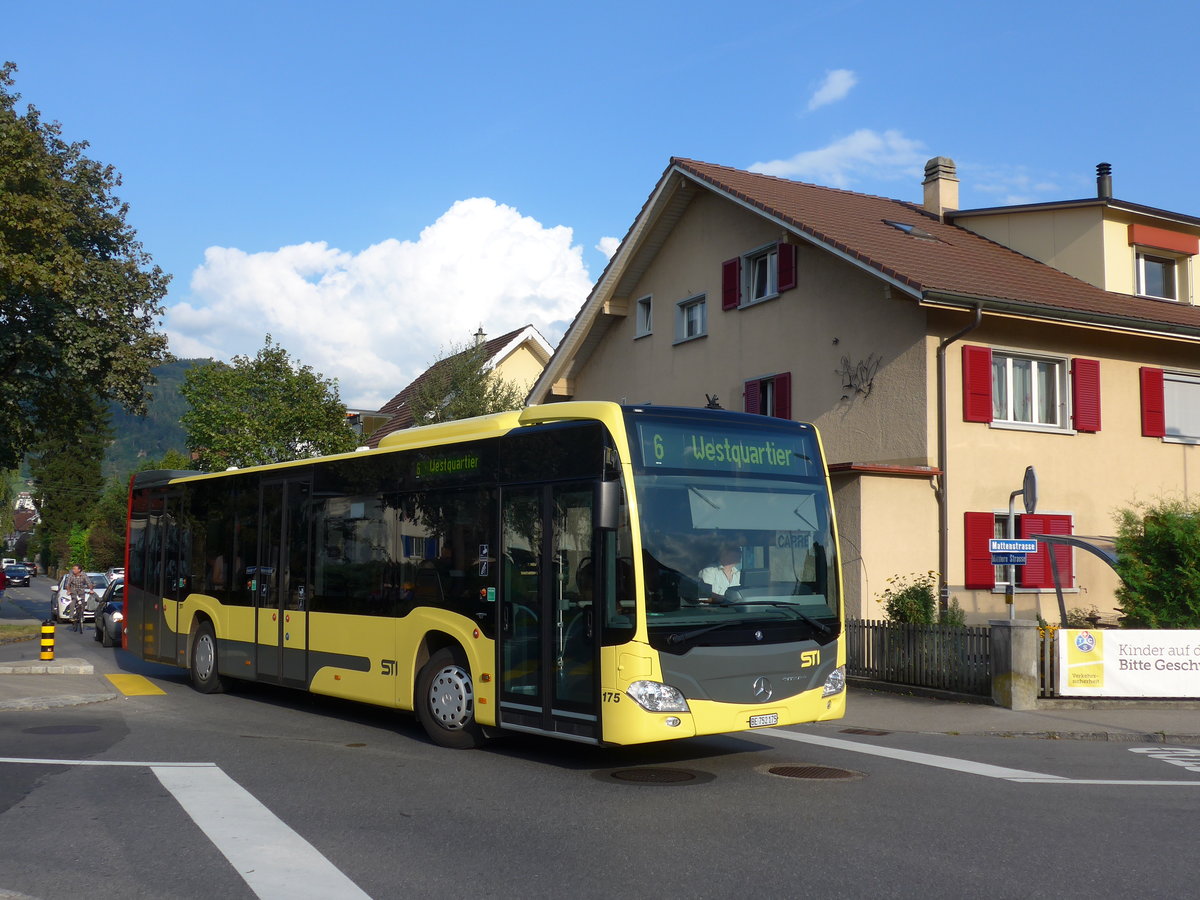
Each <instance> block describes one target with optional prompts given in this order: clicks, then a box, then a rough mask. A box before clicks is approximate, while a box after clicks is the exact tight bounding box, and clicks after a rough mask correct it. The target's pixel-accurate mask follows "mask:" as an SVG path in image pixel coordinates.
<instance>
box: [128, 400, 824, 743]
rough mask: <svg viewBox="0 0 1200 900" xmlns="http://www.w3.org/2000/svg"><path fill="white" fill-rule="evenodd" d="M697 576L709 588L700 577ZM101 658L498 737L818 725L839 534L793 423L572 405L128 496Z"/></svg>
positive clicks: (440, 732)
mask: <svg viewBox="0 0 1200 900" xmlns="http://www.w3.org/2000/svg"><path fill="white" fill-rule="evenodd" d="M722 565H723V566H724V569H723V572H722V574H721V575H716V574H715V573H716V571H717V569H718V568H719V567H720V566H722ZM125 569H126V588H125V607H126V630H125V638H124V640H125V646H126V648H127V649H128V650H130V651H131V652H133V653H134V654H136V655H138V656H140V657H142V658H143V659H148V660H155V661H159V662H166V663H172V664H174V665H177V666H181V667H184V668H187V669H188V670H189V671H190V675H191V680H192V682H193V684H194V686H195V687H196V688H197V689H198V690H200V691H204V692H215V691H220V690H223V689H224V688H226V687H227V686H228V685H229V684H230V682H231V681H232V680H236V679H244V680H249V681H263V682H269V683H271V684H279V685H287V686H291V687H296V688H300V689H302V690H308V691H312V692H314V693H318V694H328V695H331V696H335V697H343V698H348V699H351V700H356V701H362V702H365V703H373V704H378V705H381V706H388V707H395V708H398V709H402V710H413V711H415V712H416V715H417V717H418V718H419V720H420V722H421V724H422V725H423V726H424V728H425V730H426V731H427V732H428V734H429V736H430V738H431V739H432V740H433V741H435V742H436V743H438V744H441V745H443V746H447V747H475V746H478V745H479V744H480V743H481V741H482V740H483V739H484V738H485V737H486V736H488V735H489V734H491V733H494V732H496V731H500V730H512V731H522V732H533V733H537V734H543V735H549V736H554V737H560V738H566V739H569V740H575V741H582V742H587V743H593V744H637V743H643V742H648V741H661V740H667V739H671V738H682V737H690V736H693V735H702V734H719V733H726V732H733V731H739V730H743V729H748V728H757V727H764V726H771V725H789V724H794V723H798V722H811V721H816V720H822V719H834V718H838V717H840V716H841V715H842V714H843V710H844V704H845V690H844V688H845V652H846V651H845V644H844V640H843V637H842V634H843V631H842V615H843V611H842V597H841V578H840V569H839V558H838V553H837V527H836V524H835V521H834V515H833V508H832V504H831V502H830V490H829V482H828V476H827V473H826V469H825V463H824V458H823V455H822V450H821V446H820V440H819V438H818V435H817V431H816V429H815V428H814V427H813V426H811V425H806V424H802V423H798V422H790V421H785V420H781V419H774V418H769V417H766V416H755V415H748V414H744V413H733V412H727V411H723V410H709V409H681V408H665V407H654V406H649V405H647V406H619V405H617V404H615V403H600V402H570V403H559V404H552V405H547V406H537V407H530V408H527V409H524V410H520V411H516V412H509V413H501V414H497V415H493V416H484V417H480V418H476V419H466V420H462V421H457V422H449V423H445V424H438V425H429V426H424V427H420V428H412V429H409V430H406V431H400V432H397V433H394V434H392V435H389V436H388V437H386V438H384V439H383V441H381V446H380V447H379V448H378V449H375V450H360V451H359V452H356V453H347V454H342V455H338V456H331V457H324V458H319V459H302V460H296V461H294V462H286V463H280V464H277V465H268V466H258V467H254V468H246V469H240V470H231V471H227V472H220V473H212V474H202V473H197V472H164V471H151V472H141V473H138V474H137V475H135V476H134V477H133V479H132V481H131V485H130V498H129V538H128V548H127V559H126V564H125Z"/></svg>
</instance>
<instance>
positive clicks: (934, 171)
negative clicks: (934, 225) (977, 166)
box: [922, 156, 958, 218]
mask: <svg viewBox="0 0 1200 900" xmlns="http://www.w3.org/2000/svg"><path fill="white" fill-rule="evenodd" d="M922 184H923V185H924V186H925V209H926V210H928V211H929V212H931V213H933V214H934V215H935V216H937V217H938V218H941V216H942V213H944V212H945V211H946V210H948V209H949V210H955V209H958V169H957V168H955V166H954V160H952V159H950V157H948V156H935V157H934V158H933V159H931V160H929V162H927V163H925V180H924V181H923V182H922Z"/></svg>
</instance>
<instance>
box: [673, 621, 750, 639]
mask: <svg viewBox="0 0 1200 900" xmlns="http://www.w3.org/2000/svg"><path fill="white" fill-rule="evenodd" d="M745 624H746V623H745V622H743V621H742V620H741V619H735V620H734V621H732V622H718V623H717V624H716V625H705V626H704V627H703V628H693V629H692V630H691V631H675V632H672V633H671V634H669V635H667V643H668V644H682V643H683V642H684V641H690V640H691V639H692V638H697V637H700V635H702V634H708V633H709V632H710V631H716V630H717V629H718V628H728V627H730V626H731V625H745Z"/></svg>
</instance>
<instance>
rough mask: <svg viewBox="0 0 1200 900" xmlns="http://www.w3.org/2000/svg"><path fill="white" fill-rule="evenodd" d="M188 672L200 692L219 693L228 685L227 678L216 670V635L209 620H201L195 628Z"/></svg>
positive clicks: (193, 685)
mask: <svg viewBox="0 0 1200 900" xmlns="http://www.w3.org/2000/svg"><path fill="white" fill-rule="evenodd" d="M188 672H189V674H190V675H191V677H192V687H194V688H195V689H196V690H198V691H199V692H200V693H202V694H219V693H221V692H222V691H224V690H225V689H226V688H227V687H228V686H229V679H228V678H226V677H225V676H223V675H220V674H219V673H218V670H217V636H216V634H215V633H214V632H213V627H212V623H210V622H202V623H201V624H200V627H199V628H197V629H196V637H195V639H194V640H193V641H192V657H191V662H190V664H189V666H188Z"/></svg>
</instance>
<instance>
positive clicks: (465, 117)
mask: <svg viewBox="0 0 1200 900" xmlns="http://www.w3.org/2000/svg"><path fill="white" fill-rule="evenodd" d="M4 20H5V21H4V28H3V33H2V35H0V57H2V58H3V59H9V60H12V61H14V62H16V63H17V65H18V66H19V71H18V73H17V85H16V88H17V90H18V91H19V92H20V93H21V94H22V95H23V99H24V100H25V101H27V102H30V103H33V104H34V105H36V106H37V107H38V108H39V109H40V110H41V111H42V112H43V113H44V115H45V116H46V117H47V118H51V119H55V120H58V121H59V122H61V123H62V124H63V126H64V132H65V134H66V136H67V137H68V138H71V139H86V140H88V141H89V142H90V143H91V149H90V151H89V152H90V155H92V156H93V157H94V158H95V159H98V160H100V161H102V162H106V163H111V164H112V165H114V166H115V167H116V168H117V169H118V170H119V171H120V172H121V173H122V174H123V176H124V185H123V187H122V188H121V190H120V196H121V197H122V198H123V199H124V200H126V201H127V202H128V203H129V205H130V213H129V221H130V222H131V224H133V225H134V227H135V228H136V229H137V230H138V233H139V236H140V238H141V240H142V242H143V243H144V245H145V247H146V249H147V250H148V251H149V252H150V253H151V255H152V256H153V257H154V259H155V261H156V262H157V263H158V264H159V265H161V266H162V268H163V269H164V270H166V271H168V272H170V273H171V274H172V275H173V276H174V281H173V283H172V286H171V292H170V295H169V296H168V298H167V306H168V310H167V314H166V316H165V317H164V322H163V327H164V329H165V330H166V331H167V333H168V334H169V335H170V337H171V345H172V349H173V350H174V351H175V352H176V353H178V354H180V355H184V356H190V355H213V356H217V357H221V358H228V357H230V356H232V355H233V354H236V353H247V354H253V353H254V352H255V351H256V350H257V349H258V348H259V347H261V346H262V342H263V337H264V335H265V334H266V333H267V332H270V333H271V334H272V335H273V337H274V338H275V339H276V340H278V341H279V342H280V343H282V344H283V345H284V346H285V347H286V348H287V349H288V350H289V352H291V353H292V355H293V356H294V357H296V358H298V359H299V360H300V361H302V362H304V363H307V364H309V365H312V366H313V367H314V368H315V369H317V370H318V371H319V372H322V373H323V374H324V375H326V376H328V377H331V378H337V379H338V381H339V384H340V386H341V393H342V397H343V399H344V400H346V401H347V402H349V403H351V404H353V405H364V406H369V405H373V404H376V403H379V402H382V401H383V400H386V399H387V398H388V397H390V396H391V395H392V394H394V393H395V392H396V391H397V390H399V388H400V387H402V386H403V385H404V384H405V383H406V382H407V381H408V380H409V379H411V378H412V377H413V376H415V375H416V374H417V373H418V372H420V371H421V370H423V369H424V368H425V367H426V366H427V365H428V364H429V363H430V362H432V361H433V360H434V359H435V358H437V357H438V356H439V355H440V354H441V352H442V351H443V350H444V349H446V348H447V347H449V346H450V345H451V344H456V343H462V342H464V341H466V340H467V339H468V337H469V335H470V334H471V333H473V332H474V331H475V330H476V329H477V328H478V327H479V326H480V325H482V326H483V327H484V329H485V330H486V331H487V332H488V333H489V334H490V335H493V336H494V335H497V334H499V333H501V332H503V331H506V330H508V329H510V328H514V327H517V326H520V325H524V324H526V323H530V322H532V323H533V324H535V325H537V326H538V327H539V329H541V330H542V332H543V333H544V334H545V335H546V337H547V338H548V339H550V341H551V342H552V343H553V342H556V341H557V340H558V338H559V337H560V336H561V334H562V331H563V329H564V328H565V327H566V325H567V323H568V322H569V321H570V319H571V317H572V316H573V315H574V313H575V311H576V310H577V309H578V308H579V305H580V304H581V303H582V301H583V299H584V297H585V296H586V294H587V290H588V288H589V286H590V284H591V282H592V281H594V279H595V278H597V277H598V276H599V274H600V272H601V270H602V269H603V267H604V264H605V261H606V258H607V257H606V253H608V252H611V249H612V246H613V245H614V243H615V240H616V239H619V238H620V237H621V236H622V235H623V234H624V233H625V231H626V229H627V228H628V227H629V225H630V224H631V222H632V221H633V218H634V216H635V215H636V214H637V212H638V210H639V209H640V207H641V205H642V203H643V202H644V201H645V199H646V197H647V195H648V194H649V192H650V191H651V189H652V188H653V186H654V184H655V182H656V180H657V179H658V177H659V176H660V175H661V173H662V171H663V170H664V168H665V167H666V166H667V163H668V161H669V159H670V157H671V156H673V155H674V156H685V157H691V158H694V159H700V160H704V161H707V162H714V163H720V164H724V165H730V166H735V167H739V168H750V167H755V166H758V167H760V168H766V169H767V170H769V171H772V172H775V173H777V174H784V175H786V176H787V177H792V178H796V179H798V180H802V181H810V182H815V183H819V184H828V185H833V186H837V187H844V188H847V189H850V190H855V191H863V192H866V193H875V194H883V195H886V196H890V197H897V198H901V199H908V200H914V201H915V200H919V199H920V196H921V187H920V181H921V177H922V175H921V172H922V167H923V164H924V161H925V160H926V159H928V158H929V157H931V156H938V155H942V156H949V157H952V158H953V159H954V160H955V161H956V163H957V164H958V170H959V177H960V178H961V180H962V184H961V202H962V205H963V206H964V207H975V206H991V205H997V204H1002V203H1014V202H1029V201H1035V200H1061V199H1070V198H1076V197H1085V196H1092V195H1093V194H1094V191H1095V165H1096V163H1098V162H1102V161H1104V162H1110V163H1112V165H1113V183H1114V193H1115V194H1116V196H1117V197H1118V198H1120V199H1123V200H1128V201H1131V202H1136V203H1144V204H1147V205H1151V206H1158V207H1163V208H1166V209H1170V210H1174V211H1177V212H1183V213H1188V214H1191V215H1200V184H1198V182H1197V177H1196V174H1195V164H1194V161H1193V159H1194V155H1195V154H1194V150H1193V148H1194V146H1195V145H1196V143H1197V140H1196V138H1197V134H1196V132H1197V124H1196V116H1195V111H1196V104H1195V101H1194V100H1193V99H1191V93H1192V87H1193V85H1194V84H1195V83H1196V82H1197V74H1200V73H1198V71H1197V70H1198V68H1200V63H1198V62H1197V58H1198V56H1200V55H1198V54H1197V53H1196V51H1195V41H1194V38H1193V37H1192V31H1193V30H1192V29H1191V28H1190V24H1191V22H1192V21H1193V20H1194V7H1193V6H1192V5H1191V4H1185V3H1183V2H1153V0H1151V2H1144V3H1141V4H1138V5H1137V6H1131V5H1129V4H1119V3H1116V2H1088V3H1083V2H1074V0H1068V2H1045V0H1042V2H1038V3H1033V2H1025V0H1017V2H1008V3H1003V4H1000V3H987V2H979V3H962V2H955V3H949V2H941V0H934V2H925V3H921V4H901V3H895V2H867V0H861V2H854V0H826V2H822V3H814V2H788V3H779V2H774V3H773V2H764V3H757V4H752V5H751V4H733V3H715V2H706V0H698V2H690V3H654V2H651V0H641V2H636V3H634V2H625V0H615V2H609V3H606V4H568V3H543V2H519V0H517V2H511V3H508V4H498V3H477V2H473V0H464V2H459V3H456V4H432V3H427V4H415V3H401V2H394V3H384V2H358V0H350V2H342V3H338V4H330V3H315V2H290V3H283V2H260V3H254V2H247V0H242V2H226V0H210V2H204V3H198V2H162V0H158V2H124V3H117V2H112V3H98V2H81V0H57V2H54V3H44V2H36V3H35V2H31V0H30V2H26V0H16V2H11V3H9V4H6V9H5V15H4Z"/></svg>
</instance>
